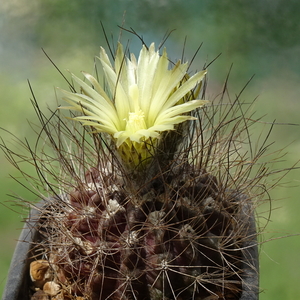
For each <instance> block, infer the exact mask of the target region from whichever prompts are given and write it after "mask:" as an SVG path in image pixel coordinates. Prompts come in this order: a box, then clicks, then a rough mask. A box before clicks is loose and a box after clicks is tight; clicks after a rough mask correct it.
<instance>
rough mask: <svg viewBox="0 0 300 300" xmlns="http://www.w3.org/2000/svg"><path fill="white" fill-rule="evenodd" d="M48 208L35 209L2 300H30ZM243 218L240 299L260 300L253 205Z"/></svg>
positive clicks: (246, 210) (246, 207) (25, 230)
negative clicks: (35, 258)
mask: <svg viewBox="0 0 300 300" xmlns="http://www.w3.org/2000/svg"><path fill="white" fill-rule="evenodd" d="M241 198H242V197H241ZM241 200H242V199H241ZM44 205H45V203H44V202H41V203H40V204H39V205H38V206H37V208H35V209H32V210H31V212H30V215H29V217H28V220H27V222H26V224H25V226H24V228H23V230H22V232H21V235H20V238H19V241H18V243H17V246H16V248H15V251H14V255H13V258H12V261H11V265H10V270H9V273H8V277H7V283H6V286H5V290H4V294H3V297H2V300H30V298H29V297H30V296H29V289H30V275H29V265H30V262H31V261H32V260H31V257H32V254H31V251H32V247H33V246H34V245H35V244H36V242H37V241H39V240H40V239H41V236H40V234H39V231H38V228H37V226H40V225H41V224H42V217H43V216H42V215H41V213H40V210H39V207H42V206H44ZM249 212H250V213H249ZM241 219H242V220H243V221H244V222H245V224H248V226H247V228H248V231H247V233H246V234H247V236H249V238H248V239H247V241H246V242H244V244H243V249H244V250H243V254H244V260H243V261H244V263H243V265H244V267H243V274H244V275H243V291H242V295H241V297H240V300H258V298H259V296H258V294H259V289H258V282H259V275H258V274H259V264H258V246H257V236H256V225H255V218H254V214H253V210H252V208H251V207H250V204H247V205H245V206H244V209H243V212H242V216H241ZM37 224H38V225H37Z"/></svg>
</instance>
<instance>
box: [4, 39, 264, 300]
mask: <svg viewBox="0 0 300 300" xmlns="http://www.w3.org/2000/svg"><path fill="white" fill-rule="evenodd" d="M100 61H101V64H102V67H103V69H104V77H105V79H106V84H105V87H102V86H101V85H100V84H99V82H98V81H97V80H96V79H95V78H94V77H93V76H91V75H89V74H87V73H84V76H85V78H86V79H87V80H88V81H89V82H90V83H91V85H88V84H87V83H86V82H84V81H82V80H80V79H79V78H77V77H76V76H74V75H72V77H73V80H74V81H75V82H76V83H77V84H79V87H80V88H79V89H77V88H76V87H75V86H74V85H72V84H70V89H71V91H63V90H62V91H61V92H62V93H63V94H64V99H65V101H67V102H68V103H69V104H70V106H68V107H64V106H63V107H60V108H59V109H58V110H55V111H53V112H52V115H51V116H50V117H46V116H45V115H44V114H43V113H42V112H41V111H40V109H39V106H38V103H37V101H36V100H35V98H33V101H32V103H33V105H34V107H35V109H36V112H37V114H38V117H39V120H40V122H41V124H42V130H41V134H39V137H40V136H42V135H44V136H45V140H43V141H42V140H38V143H39V142H41V143H42V144H43V147H44V148H43V149H44V150H41V151H40V153H37V151H36V150H34V149H31V148H30V146H29V145H28V144H24V146H25V147H26V148H28V150H29V152H30V154H31V159H27V160H28V161H31V163H32V164H33V165H34V166H35V167H36V170H37V173H38V178H37V179H32V178H30V180H31V182H32V186H33V187H34V189H35V193H36V194H37V195H39V197H42V199H44V200H45V205H44V206H43V207H42V208H39V210H40V217H39V218H38V223H37V228H36V229H38V230H39V233H40V238H39V240H38V241H36V242H35V243H34V245H33V246H32V251H31V256H32V259H31V260H32V262H31V267H30V276H31V280H32V288H33V289H32V291H31V292H30V291H29V290H28V293H31V296H30V297H31V299H33V300H35V299H57V300H58V299H72V300H73V299H77V300H79V299H91V300H100V299H101V300H103V299H124V300H125V299H136V300H142V299H143V300H146V299H166V300H171V299H178V300H179V299H199V300H200V299H205V300H212V299H243V293H244V291H245V290H247V291H248V293H249V295H256V294H257V291H258V286H257V282H256V281H255V280H253V282H252V283H251V284H250V283H249V282H251V280H247V279H248V278H249V277H251V276H256V275H257V273H258V269H257V265H256V263H255V260H254V259H252V258H251V257H250V258H249V256H250V254H249V253H250V252H249V249H251V248H252V247H254V246H255V245H256V234H255V228H254V229H253V228H252V227H253V225H251V222H253V213H254V209H255V206H256V204H257V200H263V199H264V197H265V196H264V195H265V192H266V190H267V188H265V182H264V181H265V178H266V177H268V175H269V174H270V171H269V169H268V166H267V164H268V163H267V162H264V163H263V162H261V163H260V164H257V162H258V161H259V160H260V159H261V158H262V157H263V156H264V153H265V151H266V150H267V148H268V145H267V144H266V140H264V141H263V143H262V145H260V146H259V147H258V148H257V150H256V151H254V149H253V148H252V147H251V145H252V142H251V134H250V133H249V131H250V128H251V126H252V125H253V124H255V123H256V120H255V119H254V118H253V117H252V116H251V118H247V117H246V114H247V113H249V112H250V107H251V105H250V106H249V107H248V106H247V107H246V109H244V108H243V107H244V106H245V105H246V104H243V103H242V102H241V99H240V95H239V96H237V97H236V98H235V99H234V100H231V99H230V98H228V101H227V102H226V101H225V98H226V95H227V82H226V84H225V87H224V90H223V91H222V93H221V95H220V96H219V97H217V98H216V99H215V100H213V101H210V102H209V101H206V100H202V99H204V98H205V90H206V81H205V79H204V78H205V77H204V76H205V74H206V71H200V72H197V73H195V75H192V76H190V75H189V74H188V73H187V70H188V68H189V65H188V64H187V63H181V61H178V62H177V63H176V64H171V67H169V64H170V63H169V59H168V57H167V53H166V50H164V51H163V54H162V55H160V54H159V53H158V51H155V46H154V44H151V45H150V46H149V47H146V46H145V45H144V46H143V47H142V50H141V53H140V56H139V58H138V59H136V58H135V57H134V56H133V55H131V56H130V57H129V56H128V57H127V52H126V51H125V54H124V51H123V47H122V45H121V44H118V47H117V52H116V55H115V57H114V65H112V64H111V62H110V60H109V58H108V56H107V54H106V52H105V50H104V49H102V48H101V54H100ZM203 82H204V84H203ZM76 90H78V92H76ZM62 109H63V110H64V111H65V110H66V109H67V110H70V117H69V118H68V119H67V118H65V115H62ZM74 111H75V112H74ZM77 121H79V122H77ZM81 124H82V125H83V126H82V125H81ZM38 143H37V144H38ZM45 145H47V147H48V148H47V147H45ZM2 148H4V149H5V151H6V152H7V154H8V155H7V156H8V158H9V159H10V160H11V161H12V162H14V161H15V159H14V158H13V157H14V156H15V155H17V154H16V153H14V152H12V151H10V150H9V149H8V148H7V147H6V146H5V145H2ZM49 148H51V149H52V153H51V152H49ZM53 150H54V151H53ZM53 153H54V154H53ZM20 157H21V156H20ZM22 157H23V156H22ZM24 176H25V178H28V176H27V175H26V173H24ZM251 226H252V227H251ZM250 279H251V278H250ZM43 297H44V298H43ZM244 299H246V298H244ZM249 299H250V298H249ZM251 299H252V298H251Z"/></svg>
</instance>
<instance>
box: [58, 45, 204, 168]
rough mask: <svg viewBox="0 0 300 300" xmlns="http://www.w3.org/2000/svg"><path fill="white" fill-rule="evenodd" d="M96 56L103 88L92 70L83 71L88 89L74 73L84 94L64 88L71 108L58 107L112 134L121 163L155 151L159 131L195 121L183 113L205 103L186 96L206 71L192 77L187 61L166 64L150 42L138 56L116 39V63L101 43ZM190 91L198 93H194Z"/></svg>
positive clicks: (141, 158) (132, 162) (130, 162)
mask: <svg viewBox="0 0 300 300" xmlns="http://www.w3.org/2000/svg"><path fill="white" fill-rule="evenodd" d="M99 60H100V62H101V64H102V67H103V70H104V76H105V80H106V83H107V87H108V88H107V91H105V90H104V88H102V87H101V85H100V84H99V82H98V81H97V80H96V79H95V78H94V77H93V76H92V75H90V74H87V73H85V72H83V75H84V76H85V78H86V79H87V80H88V81H89V82H90V83H91V85H92V87H91V86H90V85H88V84H87V83H86V82H84V81H82V80H81V79H79V78H78V77H76V76H74V75H72V77H73V79H74V80H75V81H76V82H77V83H78V84H79V85H80V86H81V91H82V93H72V92H67V91H63V92H64V94H65V95H66V97H65V98H64V100H65V101H67V102H68V103H69V104H71V106H70V107H62V108H65V109H72V110H76V111H79V112H80V113H82V114H83V115H81V116H77V117H75V118H74V119H75V120H77V121H80V122H81V123H82V124H83V125H88V126H92V127H93V128H95V131H98V132H106V133H108V134H110V135H111V137H112V138H113V140H114V142H115V145H116V148H117V149H118V152H119V153H120V155H121V157H122V159H123V160H124V162H125V164H127V165H130V166H131V167H135V166H137V165H138V164H139V163H141V162H143V161H144V160H146V159H148V158H150V157H151V156H153V155H154V154H155V148H156V146H157V144H158V142H159V138H160V136H161V133H162V132H165V131H169V130H173V129H174V128H175V127H174V126H175V125H176V124H179V123H182V122H184V121H186V120H192V119H194V118H193V117H191V116H190V115H189V114H187V113H189V112H191V111H192V110H194V109H197V108H199V107H201V106H203V105H204V104H205V103H206V102H207V101H205V100H199V99H190V98H191V96H192V95H193V96H194V98H195V97H198V94H199V90H197V89H195V88H196V87H197V86H198V85H199V83H200V82H201V81H202V79H203V78H204V76H205V74H206V71H200V72H198V73H196V74H195V75H193V76H191V77H190V76H188V74H187V69H188V64H187V63H181V62H180V61H178V62H177V63H176V64H175V65H174V66H173V67H171V68H169V65H170V62H169V60H168V57H167V53H166V50H164V51H163V54H162V55H160V54H159V53H158V51H155V46H154V43H152V44H151V45H150V47H149V48H147V47H146V46H143V47H142V50H141V52H140V55H139V57H138V60H137V59H136V57H135V56H134V55H133V54H131V56H130V58H129V57H126V56H125V55H124V51H123V46H122V45H121V44H120V43H119V44H118V47H117V53H116V56H115V61H114V65H112V64H111V62H110V60H109V58H108V55H107V54H106V52H105V50H104V49H103V48H102V47H101V50H100V57H99ZM194 89H195V91H196V90H197V92H194V93H193V90H194Z"/></svg>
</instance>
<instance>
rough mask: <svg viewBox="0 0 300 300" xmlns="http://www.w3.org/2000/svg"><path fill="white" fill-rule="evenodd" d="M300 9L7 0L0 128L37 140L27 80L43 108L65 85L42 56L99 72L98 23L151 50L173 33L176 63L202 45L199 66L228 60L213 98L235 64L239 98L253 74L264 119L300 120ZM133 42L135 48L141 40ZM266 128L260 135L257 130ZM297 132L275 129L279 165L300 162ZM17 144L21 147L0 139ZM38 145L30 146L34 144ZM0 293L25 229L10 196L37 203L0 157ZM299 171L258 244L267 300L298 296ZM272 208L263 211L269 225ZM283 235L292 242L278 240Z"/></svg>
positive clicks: (214, 71)
mask: <svg viewBox="0 0 300 300" xmlns="http://www.w3.org/2000/svg"><path fill="white" fill-rule="evenodd" d="M299 14H300V2H299V1H298V0H260V1H258V0H257V1H255V0H254V1H244V0H234V1H233V0H169V1H168V0H136V1H134V0H123V1H122V0H114V1H111V0H98V1H97V0H81V1H80V0H72V1H67V0H42V1H41V0H30V1H27V0H11V1H8V0H7V1H1V3H0V32H1V35H0V91H1V93H0V101H1V109H0V127H2V128H5V129H6V130H8V131H10V132H12V133H14V134H15V135H16V136H17V137H19V138H21V139H23V138H24V137H27V138H28V139H29V140H31V137H32V131H31V129H30V128H29V125H28V123H27V120H35V115H34V111H33V109H32V107H31V105H30V101H29V98H30V97H31V95H30V91H29V88H28V85H27V79H29V80H30V82H31V84H32V86H33V88H34V91H35V95H36V98H37V99H38V101H39V103H40V105H41V106H42V107H44V108H46V106H47V105H49V106H50V107H52V108H55V107H56V105H57V104H56V98H55V86H61V87H64V88H66V83H65V82H64V81H63V79H62V78H61V76H60V75H59V74H58V72H57V71H56V70H55V68H54V67H53V66H52V65H51V63H50V62H49V61H48V59H47V58H46V57H45V55H44V54H43V52H42V50H41V48H43V49H45V51H46V52H47V54H48V55H49V56H50V57H51V58H52V59H53V60H54V61H55V63H56V64H57V65H58V67H59V68H60V69H61V70H66V69H70V70H72V71H73V72H75V73H79V71H81V70H85V71H87V72H92V70H93V64H94V56H95V55H98V51H99V46H100V45H104V46H106V43H105V40H104V37H103V33H102V30H101V26H100V22H102V23H103V25H104V27H105V29H106V32H107V34H108V36H109V37H111V35H113V36H114V40H115V41H116V40H117V38H118V35H119V29H118V27H117V26H118V25H122V24H123V22H124V27H126V28H130V27H132V28H134V30H135V31H137V32H138V33H139V34H140V35H142V36H143V38H144V40H145V41H146V43H148V44H149V43H151V42H152V41H154V42H156V44H159V43H160V41H161V40H162V39H163V36H164V34H165V33H166V32H167V31H170V30H173V29H175V31H174V32H173V33H172V34H171V36H170V38H169V39H168V41H167V46H168V53H170V56H171V58H173V59H176V58H179V57H181V53H182V48H183V43H184V39H185V37H187V45H186V50H185V57H186V58H187V59H190V58H191V57H192V55H193V54H194V52H195V51H196V49H197V47H198V46H199V45H200V44H201V43H202V42H203V46H202V48H201V50H200V53H199V55H198V56H197V58H196V60H195V62H194V63H193V67H194V68H195V69H196V68H198V69H200V68H202V66H203V64H204V63H205V62H209V61H211V60H212V59H214V58H215V57H216V56H217V55H218V54H220V53H222V55H221V57H220V58H219V59H218V60H217V61H216V62H215V63H214V64H213V65H212V66H211V68H210V69H209V86H210V88H209V92H208V95H210V96H213V95H216V94H217V93H218V92H219V91H220V87H221V86H222V83H223V81H224V79H225V76H226V74H227V72H228V70H229V68H230V66H231V64H232V63H233V70H232V73H231V77H230V91H231V93H232V96H234V95H235V94H237V93H238V92H239V91H240V89H241V88H242V87H243V86H244V84H245V83H246V82H247V81H248V79H249V78H250V77H251V76H252V75H253V74H255V77H254V80H253V81H252V82H251V84H250V86H249V87H248V88H247V90H246V93H245V94H244V97H249V100H252V99H254V98H255V97H256V96H259V100H258V101H257V103H256V106H255V110H256V111H257V112H258V115H265V114H266V116H265V117H264V120H265V121H266V122H272V121H274V120H276V122H278V123H298V124H299V123H300V117H299V115H300V99H299V95H300V22H299ZM127 39H130V40H131V50H132V51H135V50H134V49H135V45H140V43H139V41H138V40H137V39H136V38H135V37H133V36H132V35H129V34H128V35H126V34H124V37H123V41H124V42H126V41H127ZM258 130H259V128H258ZM299 133H300V127H299V126H290V125H276V126H275V128H274V131H273V133H272V134H271V137H270V141H275V144H274V145H273V147H274V149H279V148H283V147H285V146H287V148H286V149H285V150H286V151H287V152H288V154H287V155H286V156H285V158H284V162H283V163H282V164H281V165H280V167H281V168H285V167H290V166H292V165H293V164H294V163H295V162H296V161H297V160H298V159H299V150H300V135H299ZM0 135H1V136H2V137H3V138H4V139H5V140H6V141H7V142H8V144H9V143H11V144H10V145H11V146H12V147H14V145H15V141H14V140H13V139H12V138H11V137H10V136H9V135H7V134H6V133H5V132H1V134H0ZM33 142H34V140H32V143H33ZM0 161H1V168H0V193H1V195H0V199H1V203H2V204H3V205H1V206H0V236H1V245H0V295H1V294H2V291H3V289H4V286H5V282H6V276H7V271H8V268H9V264H10V259H11V256H12V253H13V249H14V247H15V243H16V240H17V238H18V235H19V233H20V228H21V227H22V218H23V217H24V216H26V211H24V210H23V209H22V208H21V207H19V206H18V205H17V204H14V203H12V199H11V198H10V197H9V196H7V194H13V193H16V194H18V195H20V196H21V197H23V198H24V199H26V200H35V199H34V197H33V196H32V195H31V194H30V193H29V192H28V191H26V189H24V188H22V187H21V186H20V185H18V184H17V183H16V182H14V181H13V180H12V179H10V177H9V174H11V175H14V176H17V175H18V174H17V172H16V170H14V169H13V167H12V166H11V165H10V164H9V163H8V162H7V161H6V159H5V157H4V154H3V153H0ZM299 175H300V172H299V171H298V170H295V171H292V172H291V173H289V174H288V175H287V176H286V177H285V178H284V179H283V185H282V186H279V187H277V189H276V190H274V191H273V192H272V193H271V196H272V197H273V198H274V199H278V200H274V201H273V202H272V203H271V206H272V209H273V212H272V215H271V221H270V222H269V223H268V226H267V228H266V229H265V230H264V233H263V235H262V237H261V240H267V239H273V240H272V241H270V242H268V243H265V244H263V245H262V246H261V248H260V265H261V289H262V294H261V297H260V299H273V300H275V299H280V300H282V299H298V297H299V295H300V285H299V279H300V257H299V256H300V237H299V236H297V234H298V233H300V221H299V216H298V215H299V212H300V201H299V200H298V197H299V196H298V195H299V194H300V189H299ZM269 209H270V206H269V205H263V206H261V207H260V208H259V211H260V214H259V215H260V216H261V217H260V218H259V222H261V224H265V223H266V222H265V221H264V218H265V217H267V216H268V210H269ZM286 235H294V236H292V237H286V238H279V237H283V236H286Z"/></svg>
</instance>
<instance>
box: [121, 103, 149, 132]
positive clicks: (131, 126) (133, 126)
mask: <svg viewBox="0 0 300 300" xmlns="http://www.w3.org/2000/svg"><path fill="white" fill-rule="evenodd" d="M126 121H127V124H126V129H125V131H127V132H129V133H135V132H137V131H139V130H141V129H147V126H146V123H145V113H144V112H143V111H142V110H141V109H140V110H138V111H137V112H130V113H129V119H128V120H126Z"/></svg>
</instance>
